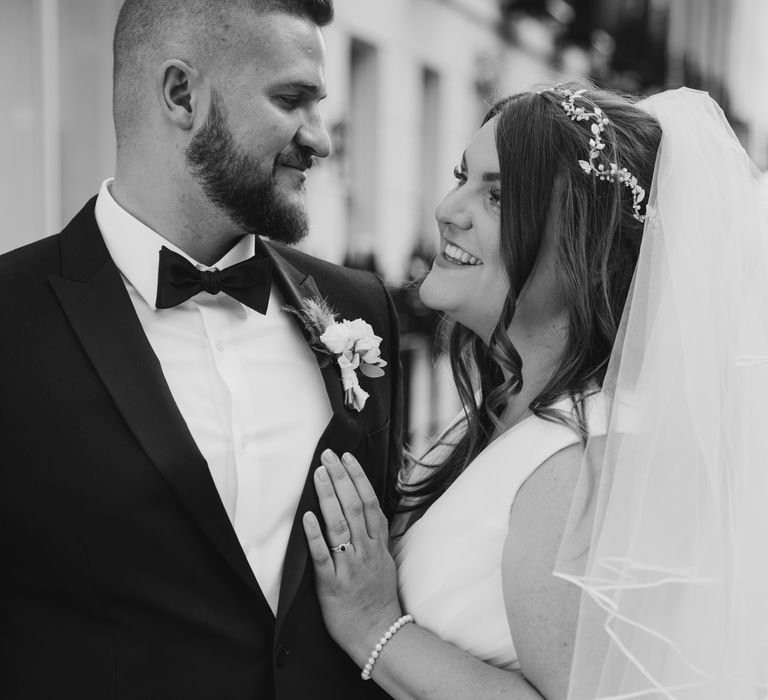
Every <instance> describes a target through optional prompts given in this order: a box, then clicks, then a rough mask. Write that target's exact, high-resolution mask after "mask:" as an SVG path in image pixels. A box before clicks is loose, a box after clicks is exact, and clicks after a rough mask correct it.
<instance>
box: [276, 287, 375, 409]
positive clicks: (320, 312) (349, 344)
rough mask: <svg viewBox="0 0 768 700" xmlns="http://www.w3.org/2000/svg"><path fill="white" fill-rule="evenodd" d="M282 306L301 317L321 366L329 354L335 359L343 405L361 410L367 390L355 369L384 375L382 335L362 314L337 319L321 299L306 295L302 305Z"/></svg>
mask: <svg viewBox="0 0 768 700" xmlns="http://www.w3.org/2000/svg"><path fill="white" fill-rule="evenodd" d="M283 310H284V311H287V312H288V313H292V314H294V315H295V316H298V317H299V319H300V320H301V321H302V323H303V324H304V327H305V328H306V329H307V334H308V336H309V345H310V347H311V348H312V349H313V350H314V351H315V352H316V353H317V354H318V355H319V356H320V357H321V361H320V366H321V367H324V366H326V365H327V364H328V363H329V362H330V358H331V357H333V358H335V359H336V364H337V365H338V366H339V371H340V372H341V383H342V386H343V388H344V405H345V406H346V407H347V408H353V409H355V410H356V411H362V410H363V407H364V406H365V402H366V401H367V400H368V396H369V394H368V392H367V391H365V390H364V389H363V387H361V386H360V382H359V381H358V378H357V370H358V369H359V370H360V372H362V374H364V375H365V376H366V377H370V378H372V379H375V378H377V377H383V376H384V367H386V366H387V363H386V362H385V361H384V360H382V359H381V353H380V351H379V345H380V344H381V338H380V337H379V336H378V335H375V334H374V332H373V328H371V326H370V325H369V324H368V323H366V322H365V321H363V319H361V318H357V319H355V320H354V321H337V320H336V314H335V313H334V311H333V309H332V308H331V307H330V305H329V304H328V303H327V302H326V301H325V300H324V299H316V298H311V299H305V300H304V303H303V305H302V308H301V309H296V308H294V307H293V306H284V307H283Z"/></svg>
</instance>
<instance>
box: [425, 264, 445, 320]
mask: <svg viewBox="0 0 768 700" xmlns="http://www.w3.org/2000/svg"><path fill="white" fill-rule="evenodd" d="M439 277H440V272H439V270H436V269H435V267H434V266H433V267H432V269H431V270H430V272H429V274H428V275H427V276H426V277H425V278H424V281H423V282H422V283H421V285H420V286H419V297H420V298H421V301H422V303H423V304H424V306H426V307H428V308H430V309H433V310H434V311H444V312H445V311H448V309H447V307H446V305H448V297H447V295H448V294H450V289H449V288H447V287H446V285H445V284H443V282H442V281H441V280H440V279H439Z"/></svg>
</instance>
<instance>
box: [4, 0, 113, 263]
mask: <svg viewBox="0 0 768 700" xmlns="http://www.w3.org/2000/svg"><path fill="white" fill-rule="evenodd" d="M121 1H122V0H2V3H1V4H0V84H2V85H3V96H2V104H0V153H2V158H0V211H2V212H3V222H2V226H1V227H0V252H5V251H8V250H11V249H13V248H16V247H18V246H20V245H23V244H25V243H29V242H31V241H34V240H37V239H39V238H42V237H44V236H47V235H50V234H52V233H56V232H57V231H59V230H60V229H61V228H62V226H63V225H64V224H65V223H66V222H67V221H68V220H69V219H70V218H71V217H72V215H73V214H75V213H76V212H77V210H78V209H79V208H80V207H81V206H82V204H83V203H84V202H85V200H86V199H87V198H88V197H89V196H91V195H92V194H94V193H95V192H96V191H97V189H98V186H99V184H100V182H101V179H102V178H104V177H107V176H109V175H110V174H111V173H112V170H113V168H114V137H113V135H112V119H111V95H112V82H111V73H112V56H111V43H112V31H113V28H114V24H115V20H116V18H117V13H118V10H119V7H120V4H121Z"/></svg>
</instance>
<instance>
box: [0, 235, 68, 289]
mask: <svg viewBox="0 0 768 700" xmlns="http://www.w3.org/2000/svg"><path fill="white" fill-rule="evenodd" d="M60 235H61V234H58V233H57V234H55V235H53V236H48V237H46V238H42V239H40V240H38V241H34V242H32V243H27V244H26V245H23V246H21V247H19V248H16V249H14V250H11V251H9V252H7V253H3V254H2V255H0V285H2V286H6V285H11V286H14V287H16V286H18V285H19V284H20V283H22V282H23V281H24V280H29V281H37V280H40V279H47V278H48V275H51V274H56V273H58V272H59V271H60V269H61V254H60V250H59V237H60Z"/></svg>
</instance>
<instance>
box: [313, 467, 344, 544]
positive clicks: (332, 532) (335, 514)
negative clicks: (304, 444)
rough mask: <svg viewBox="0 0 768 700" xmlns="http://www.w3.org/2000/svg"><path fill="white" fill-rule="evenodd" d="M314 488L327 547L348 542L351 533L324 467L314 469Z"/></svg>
mask: <svg viewBox="0 0 768 700" xmlns="http://www.w3.org/2000/svg"><path fill="white" fill-rule="evenodd" d="M315 490H316V491H317V498H318V500H319V502H320V512H321V513H322V514H323V520H325V536H326V538H327V545H328V547H329V548H330V547H338V546H339V545H340V544H345V543H347V542H349V541H350V540H351V539H352V533H351V532H350V529H349V525H348V523H347V519H346V517H345V516H344V512H343V511H342V509H341V504H340V503H339V499H338V498H337V497H336V491H335V489H334V488H333V483H332V482H331V478H330V476H329V475H328V470H327V469H326V468H325V467H318V468H317V469H315Z"/></svg>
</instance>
